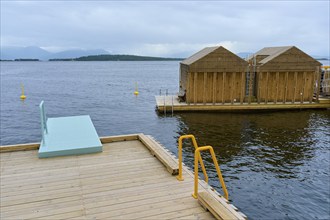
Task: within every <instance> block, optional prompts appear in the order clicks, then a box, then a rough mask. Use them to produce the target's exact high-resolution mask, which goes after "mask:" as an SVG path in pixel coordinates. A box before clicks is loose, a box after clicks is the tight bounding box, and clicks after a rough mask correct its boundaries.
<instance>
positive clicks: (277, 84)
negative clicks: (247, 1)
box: [274, 72, 280, 104]
mask: <svg viewBox="0 0 330 220" xmlns="http://www.w3.org/2000/svg"><path fill="white" fill-rule="evenodd" d="M279 84H280V73H279V72H276V93H275V100H274V102H275V104H276V103H277V98H278V87H279Z"/></svg>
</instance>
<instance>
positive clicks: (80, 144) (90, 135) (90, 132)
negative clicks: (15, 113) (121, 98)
mask: <svg viewBox="0 0 330 220" xmlns="http://www.w3.org/2000/svg"><path fill="white" fill-rule="evenodd" d="M40 113H41V130H42V140H41V144H40V148H39V158H45V157H56V156H66V155H78V154H88V153H97V152H102V144H101V141H100V139H99V136H98V135H97V132H96V130H95V127H94V125H93V123H92V120H91V118H90V116H89V115H81V116H72V117H59V118H48V119H47V117H46V114H45V109H44V106H43V102H41V103H40Z"/></svg>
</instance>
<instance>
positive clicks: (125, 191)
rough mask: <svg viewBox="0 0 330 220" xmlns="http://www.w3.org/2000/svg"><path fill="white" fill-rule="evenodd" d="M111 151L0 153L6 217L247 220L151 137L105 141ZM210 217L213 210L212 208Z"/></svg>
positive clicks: (31, 148) (0, 203)
mask: <svg viewBox="0 0 330 220" xmlns="http://www.w3.org/2000/svg"><path fill="white" fill-rule="evenodd" d="M100 140H101V142H102V144H103V152H100V153H94V154H84V155H71V156H62V157H54V158H45V159H39V158H38V149H39V146H40V144H39V143H36V144H23V145H15V146H14V145H11V146H1V147H0V158H1V176H0V177H1V200H0V207H1V214H0V215H1V216H0V218H1V219H215V218H217V219H246V216H245V215H244V214H242V213H241V212H239V211H238V210H237V208H236V207H234V206H233V205H231V204H229V203H228V201H227V200H226V199H225V198H224V197H222V196H221V195H220V194H218V193H217V192H216V191H215V190H214V189H213V188H212V187H210V186H209V185H208V184H207V183H206V182H204V181H202V180H200V181H199V193H198V199H194V198H193V197H192V192H193V190H194V188H193V186H194V175H193V173H192V171H190V170H189V169H188V168H187V167H185V166H183V177H184V181H178V180H177V179H176V177H175V175H177V173H178V160H177V159H176V158H175V156H173V155H172V154H171V153H170V152H169V151H167V150H166V149H165V148H164V147H163V146H161V145H160V144H159V143H158V142H157V141H155V140H154V139H153V138H152V137H150V136H146V135H144V134H133V135H125V136H113V137H103V138H100ZM206 209H207V210H209V211H207V210H206Z"/></svg>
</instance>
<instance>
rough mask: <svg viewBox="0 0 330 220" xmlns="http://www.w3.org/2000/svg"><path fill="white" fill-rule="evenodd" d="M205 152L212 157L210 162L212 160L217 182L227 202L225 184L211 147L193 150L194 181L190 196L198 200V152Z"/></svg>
mask: <svg viewBox="0 0 330 220" xmlns="http://www.w3.org/2000/svg"><path fill="white" fill-rule="evenodd" d="M205 150H209V151H210V153H211V156H212V160H213V164H214V166H215V169H216V170H217V174H218V177H219V181H220V184H221V187H222V190H223V192H224V195H225V198H226V199H227V200H228V191H227V187H226V184H225V181H224V180H223V177H222V174H221V170H220V168H219V164H218V161H217V158H216V157H215V154H214V150H213V147H211V146H204V147H199V148H197V149H196V150H195V157H194V158H195V161H194V174H195V179H194V193H193V194H192V196H193V197H194V198H195V199H197V198H198V160H199V158H200V156H201V155H200V151H205Z"/></svg>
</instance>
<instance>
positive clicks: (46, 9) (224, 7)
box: [1, 1, 330, 56]
mask: <svg viewBox="0 0 330 220" xmlns="http://www.w3.org/2000/svg"><path fill="white" fill-rule="evenodd" d="M329 26H330V24H329V2H328V1H310V2H309V1H302V2H299V1H287V2H286V1H280V2H275V1H271V2H262V1H234V2H230V1H219V2H216V1H209V2H195V1H194V2H185V1H183V2H181V1H180V2H174V1H169V2H166V1H165V2H161V1H157V2H152V1H137V2H130V1H124V2H121V1H95V2H94V1H46V2H41V1H38V2H31V1H28V2H16V1H10V2H9V1H5V2H3V1H1V45H2V46H7V45H9V46H29V45H38V46H42V47H44V48H83V49H95V48H103V49H107V50H109V51H111V52H114V53H136V54H144V55H159V56H172V55H174V54H186V55H189V54H191V53H192V52H194V51H196V50H199V49H201V47H204V46H208V45H214V44H217V45H219V44H224V45H225V46H227V48H228V49H230V50H233V51H234V52H241V51H256V50H259V49H260V48H262V47H265V46H278V45H297V46H299V47H300V48H301V49H303V50H305V51H306V52H308V53H311V54H320V55H327V54H329Z"/></svg>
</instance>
